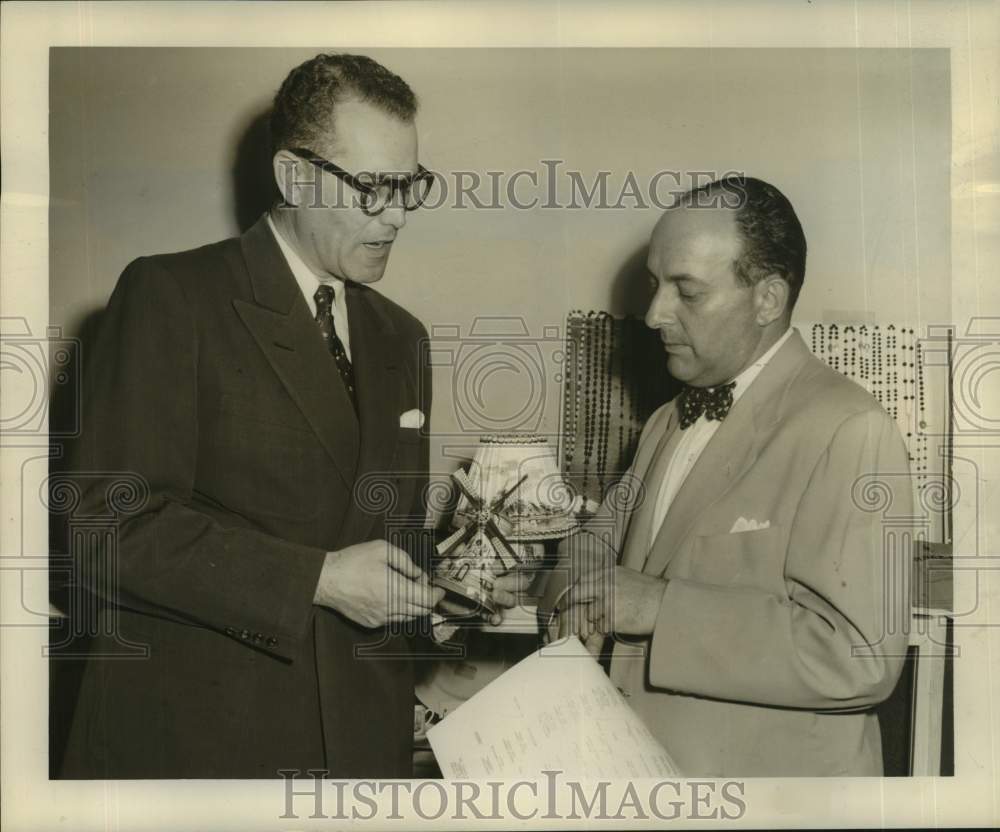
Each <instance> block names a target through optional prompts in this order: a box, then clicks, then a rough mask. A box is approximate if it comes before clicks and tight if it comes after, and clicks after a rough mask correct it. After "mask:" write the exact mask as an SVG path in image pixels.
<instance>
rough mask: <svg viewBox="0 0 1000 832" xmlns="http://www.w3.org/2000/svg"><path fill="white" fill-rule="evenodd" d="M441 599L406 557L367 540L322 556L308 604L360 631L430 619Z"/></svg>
mask: <svg viewBox="0 0 1000 832" xmlns="http://www.w3.org/2000/svg"><path fill="white" fill-rule="evenodd" d="M443 597H444V590H443V589H439V588H436V587H432V586H431V584H430V582H429V581H428V579H427V575H426V574H424V571H423V570H422V569H421V568H420V567H419V566H417V565H416V564H415V563H414V562H413V561H412V560H410V556H409V555H407V554H406V552H404V551H403V550H402V549H399V548H397V547H396V546H393V545H392V544H391V543H389V542H388V541H385V540H369V541H367V542H366V543H358V544H356V545H354V546H348V547H347V548H345V549H341V550H339V551H337V552H327V553H326V560H325V561H324V563H323V569H322V571H321V572H320V575H319V583H318V584H317V585H316V595H315V597H314V598H313V603H314V604H319V605H321V606H324V607H330V608H331V609H335V610H337V611H338V612H341V613H343V614H344V615H346V616H347V617H348V618H350V619H351V620H352V621H356V622H357V623H358V624H361V625H362V626H364V627H384V626H385V625H386V624H389V623H391V622H395V621H408V620H410V619H411V618H417V617H419V616H421V615H427V614H429V613H430V611H431V609H432V608H433V607H434V605H435V604H437V603H438V602H439V601H440V600H441V599H442V598H443Z"/></svg>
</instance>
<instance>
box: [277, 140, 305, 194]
mask: <svg viewBox="0 0 1000 832" xmlns="http://www.w3.org/2000/svg"><path fill="white" fill-rule="evenodd" d="M300 161H301V159H299V157H298V156H296V155H295V154H294V153H292V152H290V151H288V150H279V151H278V152H277V153H275V154H274V158H273V159H272V160H271V167H272V170H273V171H274V182H275V184H276V185H277V186H278V193H280V194H281V198H282V199H283V200H284V203H285V205H288V206H290V207H292V208H294V207H296V206H297V205H299V203H300V202H301V201H302V193H301V190H302V189H301V187H300V186H301V185H302V184H304V183H303V182H301V181H300V180H299V178H298V169H299V162H300Z"/></svg>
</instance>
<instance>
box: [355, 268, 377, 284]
mask: <svg viewBox="0 0 1000 832" xmlns="http://www.w3.org/2000/svg"><path fill="white" fill-rule="evenodd" d="M384 274H385V269H352V270H351V271H350V272H349V273H348V275H347V279H348V280H350V281H351V282H352V283H378V282H379V281H380V280H381V279H382V276H383V275H384Z"/></svg>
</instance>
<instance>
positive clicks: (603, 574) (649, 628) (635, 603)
mask: <svg viewBox="0 0 1000 832" xmlns="http://www.w3.org/2000/svg"><path fill="white" fill-rule="evenodd" d="M666 588H667V582H666V581H665V580H663V579H662V578H656V577H653V576H652V575H646V574H644V573H642V572H637V571H636V570H634V569H627V568H625V567H624V566H615V567H614V569H613V570H610V569H596V570H593V571H591V572H588V573H586V574H584V575H581V576H580V578H578V579H577V581H576V582H575V583H574V584H573V586H572V587H571V588H570V589H569V590H568V591H567V593H566V597H565V599H564V600H563V602H562V603H561V604H560V607H561V608H562V610H563V614H562V617H561V619H560V634H561V635H566V634H567V633H576V634H578V635H579V636H580V637H581V638H582V639H584V642H585V643H586V644H587V646H588V648H589V647H591V642H596V635H598V634H599V635H602V636H603V635H604V634H608V633H620V634H622V635H635V636H641V635H650V634H651V633H652V632H653V627H654V625H655V624H656V617H657V615H658V614H659V611H660V603H661V602H662V600H663V592H664V590H666Z"/></svg>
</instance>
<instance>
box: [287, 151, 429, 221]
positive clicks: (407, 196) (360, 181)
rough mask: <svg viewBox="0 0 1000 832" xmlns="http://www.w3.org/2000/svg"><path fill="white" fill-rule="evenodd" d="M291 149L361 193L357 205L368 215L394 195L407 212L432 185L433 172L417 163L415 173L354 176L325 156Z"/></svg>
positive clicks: (380, 207)
mask: <svg viewBox="0 0 1000 832" xmlns="http://www.w3.org/2000/svg"><path fill="white" fill-rule="evenodd" d="M291 152H292V153H294V154H295V155H296V156H299V157H301V158H302V159H304V160H305V161H307V162H309V163H310V164H312V165H315V166H316V167H318V168H319V169H320V170H324V171H326V172H327V173H332V174H333V175H334V176H336V177H337V179H339V180H340V181H341V182H346V183H347V184H348V185H350V186H351V187H352V188H354V190H356V191H357V192H358V193H359V194H361V200H360V208H361V210H362V211H364V212H365V213H366V214H367V215H368V216H369V217H374V216H376V215H378V214H381V213H382V212H383V211H384V210H385V209H386V208H388V207H389V205H391V204H393V203H394V202H395V200H396V194H397V193H398V194H400V195H401V196H402V206H403V208H404V209H406V210H407V211H413V210H416V209H417V208H419V207H420V206H421V205H422V204H423V202H424V200H425V199H427V194H428V193H430V189H431V185H433V184H434V174H433V173H431V171H429V170H427V168H425V167H424V166H423V165H417V172H416V173H415V174H377V175H376V174H373V173H369V172H367V171H365V172H363V173H359V174H358V175H357V176H354V175H352V174H350V173H348V172H347V171H346V170H344V169H343V168H342V167H340V166H339V165H335V164H334V163H333V162H331V161H330V160H329V159H324V158H323V157H322V156H320V155H319V154H317V153H313V151H311V150H309V148H307V147H294V148H292V149H291Z"/></svg>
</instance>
